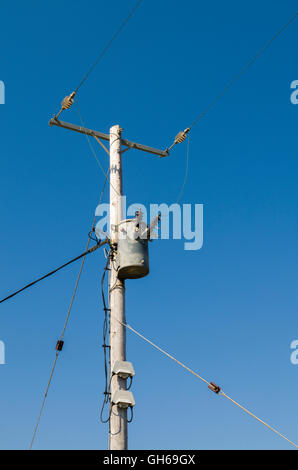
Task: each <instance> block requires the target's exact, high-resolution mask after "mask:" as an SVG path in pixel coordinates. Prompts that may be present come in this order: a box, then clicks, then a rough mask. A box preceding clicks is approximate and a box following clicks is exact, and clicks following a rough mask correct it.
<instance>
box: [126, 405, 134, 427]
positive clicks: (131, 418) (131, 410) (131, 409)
mask: <svg viewBox="0 0 298 470" xmlns="http://www.w3.org/2000/svg"><path fill="white" fill-rule="evenodd" d="M129 408H130V413H131V415H130V419H128V418H127V422H128V423H131V422H132V420H133V406H130V407H129Z"/></svg>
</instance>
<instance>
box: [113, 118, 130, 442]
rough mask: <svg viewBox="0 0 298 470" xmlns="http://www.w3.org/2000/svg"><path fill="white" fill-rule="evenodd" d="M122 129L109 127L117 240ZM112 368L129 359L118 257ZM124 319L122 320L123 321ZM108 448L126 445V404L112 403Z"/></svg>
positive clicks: (118, 383) (118, 382)
mask: <svg viewBox="0 0 298 470" xmlns="http://www.w3.org/2000/svg"><path fill="white" fill-rule="evenodd" d="M121 158H122V157H121V129H120V126H119V125H116V126H113V127H111V129H110V237H111V243H112V245H113V244H116V243H117V241H118V224H119V222H120V221H121V220H122V161H121ZM113 253H114V251H113ZM109 293H110V298H109V300H110V304H109V307H110V370H111V367H113V364H114V363H115V361H117V360H120V361H126V330H125V327H124V326H123V323H126V320H125V281H124V280H121V279H118V278H117V271H116V269H115V260H113V259H111V261H110V286H109ZM120 322H121V323H120ZM110 380H111V386H110V392H111V397H112V396H113V394H114V392H115V391H116V390H126V379H123V378H121V377H119V376H118V375H115V376H111V378H110ZM110 406H111V409H110V421H109V423H110V424H109V449H110V450H125V449H127V408H126V409H123V408H120V407H116V406H113V405H112V403H111V404H110Z"/></svg>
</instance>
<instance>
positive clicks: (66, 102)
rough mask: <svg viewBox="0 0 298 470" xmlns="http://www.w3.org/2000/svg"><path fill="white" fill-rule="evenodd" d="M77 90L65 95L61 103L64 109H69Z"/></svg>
mask: <svg viewBox="0 0 298 470" xmlns="http://www.w3.org/2000/svg"><path fill="white" fill-rule="evenodd" d="M75 94H76V93H75V92H74V91H73V92H72V93H71V94H70V95H68V96H65V98H64V100H63V101H62V103H61V107H62V110H63V111H64V110H65V109H69V108H70V107H71V106H72V105H73V99H74V97H75Z"/></svg>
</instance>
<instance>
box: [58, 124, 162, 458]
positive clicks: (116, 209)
mask: <svg viewBox="0 0 298 470" xmlns="http://www.w3.org/2000/svg"><path fill="white" fill-rule="evenodd" d="M50 126H58V127H62V128H64V129H69V130H71V131H75V132H79V133H81V134H85V135H89V136H90V137H95V138H96V140H97V141H99V143H100V145H101V146H102V147H103V148H104V150H105V151H106V152H107V153H110V238H111V240H110V242H111V246H112V247H113V244H117V243H118V224H119V223H120V222H121V221H122V218H123V214H122V197H121V196H122V164H121V158H122V154H123V153H124V152H126V151H127V150H130V149H137V150H141V151H143V152H146V153H150V154H153V155H158V156H159V157H167V156H168V155H169V151H168V150H158V149H156V148H152V147H148V146H147V145H143V144H139V143H136V142H132V141H130V140H126V139H122V137H121V130H122V129H120V126H119V125H115V126H113V127H111V129H110V134H104V133H103V132H99V131H95V130H92V129H87V128H85V127H81V126H77V125H75V124H71V123H68V122H63V121H58V119H57V118H52V119H51V120H50ZM102 140H105V141H109V142H110V152H109V151H108V149H107V148H106V147H105V145H104V144H103V143H102ZM123 146H124V147H125V148H124V150H122V148H123ZM114 247H115V245H114ZM113 251H115V250H113ZM114 266H115V260H111V261H110V276H109V309H110V322H109V324H110V375H109V377H110V381H111V382H110V383H111V386H110V392H111V394H110V407H111V409H110V411H111V414H110V420H109V449H110V450H125V449H127V407H123V406H120V405H119V406H117V404H115V405H113V404H112V397H113V395H114V394H115V392H118V391H119V390H126V387H127V385H126V381H127V379H125V378H123V374H122V377H121V376H120V375H121V374H120V373H118V374H117V373H115V374H114V375H112V368H113V366H114V364H115V362H116V361H126V330H125V327H124V326H123V324H125V323H126V319H125V281H124V280H123V279H119V277H118V272H117V270H116V269H115V267H114ZM120 322H121V323H122V324H121V323H120ZM120 393H121V392H120ZM127 393H130V392H127Z"/></svg>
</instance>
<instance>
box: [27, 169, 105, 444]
mask: <svg viewBox="0 0 298 470" xmlns="http://www.w3.org/2000/svg"><path fill="white" fill-rule="evenodd" d="M108 175H109V170H108V171H107V173H106V178H105V181H104V185H103V188H102V191H101V195H100V198H99V204H100V203H101V200H102V197H103V194H104V190H105V186H106V183H107V179H108ZM95 222H96V215H95V217H94V219H93V223H92V227H91V230H90V232H89V237H88V242H87V245H86V249H85V251H87V250H88V248H89V245H90V241H91V236H92V232H93V230H94V227H95ZM85 259H86V255H85V256H84V257H83V259H82V263H81V267H80V270H79V274H78V277H77V280H76V283H75V287H74V291H73V295H72V298H71V302H70V305H69V308H68V312H67V315H66V319H65V323H64V326H63V330H62V333H61V336H60V339H61V340H62V339H63V338H64V334H65V331H66V328H67V325H68V322H69V318H70V313H71V309H72V306H73V302H74V299H75V296H76V293H77V290H78V285H79V282H80V278H81V274H82V271H83V267H84V264H85ZM58 356H59V351H56V355H55V360H54V364H53V366H52V369H51V373H50V378H49V381H48V384H47V387H46V391H45V395H44V398H43V401H42V405H41V408H40V411H39V415H38V418H37V422H36V425H35V428H34V432H33V436H32V439H31V443H30V447H29V449H30V450H32V446H33V443H34V440H35V437H36V433H37V430H38V426H39V422H40V418H41V415H42V412H43V409H44V406H45V402H46V398H47V395H48V391H49V388H50V385H51V383H52V378H53V375H54V371H55V367H56V363H57V360H58Z"/></svg>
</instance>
